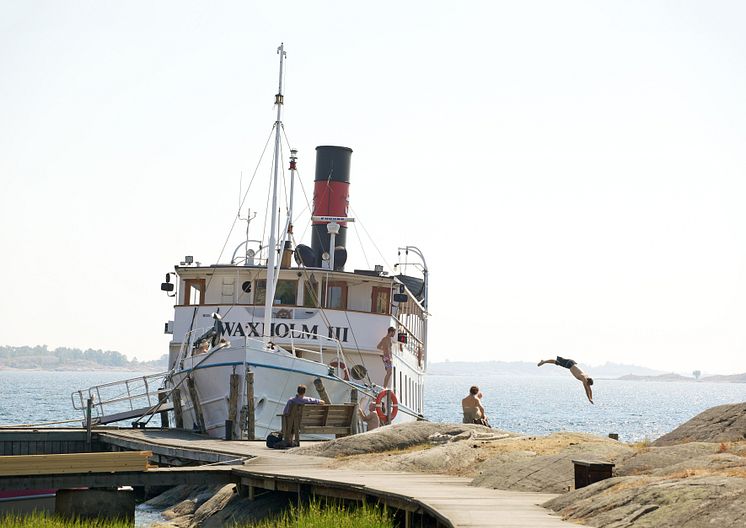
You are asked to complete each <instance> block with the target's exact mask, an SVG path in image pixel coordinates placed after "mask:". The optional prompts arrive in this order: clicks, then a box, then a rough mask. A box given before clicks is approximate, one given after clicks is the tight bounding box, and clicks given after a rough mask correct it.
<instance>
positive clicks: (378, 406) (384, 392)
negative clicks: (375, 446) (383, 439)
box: [376, 389, 399, 423]
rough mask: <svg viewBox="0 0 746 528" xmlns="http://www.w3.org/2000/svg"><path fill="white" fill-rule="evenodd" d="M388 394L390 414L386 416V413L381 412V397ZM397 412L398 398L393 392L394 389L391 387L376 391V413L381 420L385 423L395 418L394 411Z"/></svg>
mask: <svg viewBox="0 0 746 528" xmlns="http://www.w3.org/2000/svg"><path fill="white" fill-rule="evenodd" d="M387 394H388V397H389V399H390V400H391V415H390V416H388V417H387V416H386V414H385V413H384V412H383V398H384V397H385V396H386V395H387ZM398 412H399V400H397V399H396V394H394V391H392V390H391V389H383V390H382V391H381V392H379V393H378V396H376V414H377V415H378V417H379V418H380V419H381V421H382V422H384V423H387V421H388V422H390V421H391V420H393V419H394V418H396V413H398Z"/></svg>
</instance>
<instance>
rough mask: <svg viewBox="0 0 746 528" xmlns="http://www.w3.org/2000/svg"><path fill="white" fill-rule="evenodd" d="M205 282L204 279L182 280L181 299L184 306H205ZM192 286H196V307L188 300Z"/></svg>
mask: <svg viewBox="0 0 746 528" xmlns="http://www.w3.org/2000/svg"><path fill="white" fill-rule="evenodd" d="M205 282H206V281H205V279H184V298H183V299H182V300H183V301H184V306H200V305H202V304H207V303H206V302H205V297H206V296H207V295H206V294H207V287H206V285H205ZM193 286H196V287H197V291H199V302H198V303H196V305H193V304H192V300H191V298H190V297H191V293H192V287H193Z"/></svg>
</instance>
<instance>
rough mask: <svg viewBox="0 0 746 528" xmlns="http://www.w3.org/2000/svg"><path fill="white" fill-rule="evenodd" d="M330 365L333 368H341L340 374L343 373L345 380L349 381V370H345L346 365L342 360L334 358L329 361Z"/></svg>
mask: <svg viewBox="0 0 746 528" xmlns="http://www.w3.org/2000/svg"><path fill="white" fill-rule="evenodd" d="M329 366H330V367H334V368H335V369H337V368H339V369H342V374H343V375H344V378H343V379H344V380H345V381H350V371H349V370H347V365H345V364H344V361H339V360H336V359H335V360H334V361H332V362H331V363H329Z"/></svg>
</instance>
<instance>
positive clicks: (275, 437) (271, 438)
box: [267, 431, 283, 449]
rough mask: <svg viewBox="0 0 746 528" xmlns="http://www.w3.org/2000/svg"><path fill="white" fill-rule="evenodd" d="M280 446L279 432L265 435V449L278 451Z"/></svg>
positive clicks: (281, 444)
mask: <svg viewBox="0 0 746 528" xmlns="http://www.w3.org/2000/svg"><path fill="white" fill-rule="evenodd" d="M282 446H283V443H282V433H281V432H280V431H272V432H271V433H269V435H267V447H269V448H270V449H280V448H281V447H282Z"/></svg>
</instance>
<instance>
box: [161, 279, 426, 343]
mask: <svg viewBox="0 0 746 528" xmlns="http://www.w3.org/2000/svg"><path fill="white" fill-rule="evenodd" d="M176 275H177V276H178V282H177V290H176V292H175V300H176V302H177V304H176V306H175V315H174V322H173V328H172V331H173V334H174V338H175V339H174V341H175V343H177V342H180V341H181V340H182V337H183V336H184V335H185V334H186V333H187V332H189V331H190V330H194V329H196V328H201V327H206V326H210V325H211V324H212V321H211V320H209V319H208V318H209V316H210V313H212V312H214V311H216V310H218V309H219V311H220V314H221V316H222V317H223V323H224V325H225V332H224V336H225V337H226V338H228V339H231V340H234V341H235V340H237V339H242V338H244V337H260V336H261V335H263V334H264V304H265V296H266V280H267V271H266V268H264V267H263V266H237V265H212V266H178V267H176ZM426 318H427V314H426V311H425V310H424V308H423V307H422V305H421V304H420V302H419V301H418V300H417V298H416V295H415V294H414V293H413V292H412V291H410V290H409V288H407V286H406V285H405V284H403V282H402V281H401V279H400V278H399V277H391V276H388V275H384V274H382V273H380V272H373V271H367V270H366V271H360V270H356V271H355V272H344V271H334V272H332V271H330V270H325V269H313V268H312V269H308V268H285V269H281V270H280V271H279V277H278V280H277V289H276V292H275V299H274V303H273V308H272V328H271V329H270V332H269V335H270V336H272V337H273V340H274V341H276V342H278V343H282V342H283V341H284V340H286V339H287V340H289V339H291V338H293V339H296V340H298V339H299V338H301V334H302V333H303V332H310V333H315V334H321V335H328V336H329V337H335V338H337V339H339V340H340V341H341V342H342V344H343V345H345V344H348V345H354V346H355V347H356V348H358V349H361V350H375V346H376V344H377V343H378V341H379V340H380V339H381V337H382V336H383V335H385V333H386V329H387V328H388V327H389V326H394V327H395V328H396V329H397V332H398V334H399V336H400V339H401V340H402V341H404V342H406V345H405V347H406V348H407V349H410V351H411V352H412V353H413V354H416V355H419V356H421V355H422V354H423V353H424V347H425V330H426V329H425V325H426Z"/></svg>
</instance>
